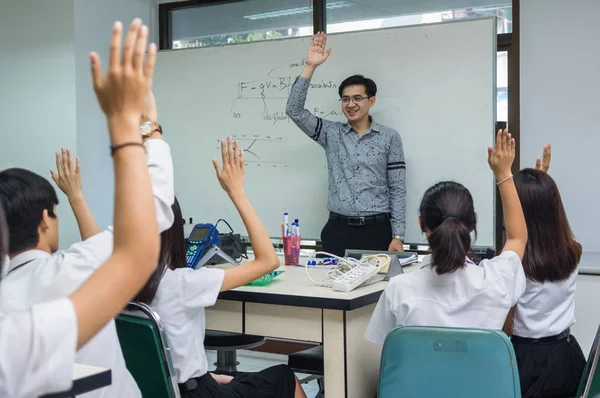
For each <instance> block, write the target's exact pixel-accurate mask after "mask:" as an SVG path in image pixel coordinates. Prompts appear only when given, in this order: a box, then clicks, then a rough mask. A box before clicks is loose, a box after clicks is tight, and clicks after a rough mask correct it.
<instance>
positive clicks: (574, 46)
mask: <svg viewBox="0 0 600 398" xmlns="http://www.w3.org/2000/svg"><path fill="white" fill-rule="evenodd" d="M599 14H600V1H598V0H571V1H568V2H567V1H564V0H521V159H520V160H521V165H522V166H523V167H525V166H526V165H531V166H533V165H534V164H535V159H536V157H537V156H540V155H541V148H542V146H543V144H545V143H548V142H550V143H552V164H551V168H550V174H551V175H552V176H553V177H554V179H555V180H556V182H557V183H558V185H559V187H560V191H561V195H562V199H563V202H564V204H565V207H566V211H567V214H568V216H569V221H570V223H571V227H572V228H573V231H574V233H575V236H576V237H577V239H578V240H579V241H580V242H581V244H582V245H583V250H584V251H586V252H600V239H599V238H598V233H597V229H598V227H597V226H598V225H599V224H600V211H599V210H598V205H597V203H598V198H599V197H600V184H599V181H600V167H599V166H598V150H597V148H599V147H600V129H599V128H598V123H597V120H596V119H597V114H598V111H599V110H600V46H598V38H599V37H600V25H598V23H597V21H596V19H597V15H599ZM588 266H593V267H600V264H588ZM599 292H600V276H587V275H583V276H580V277H579V278H578V280H577V295H576V318H577V323H576V324H575V326H574V327H573V329H572V331H573V334H574V335H575V336H576V337H577V339H578V340H579V342H580V344H581V346H582V349H583V351H584V353H585V355H586V356H587V355H588V352H589V350H590V347H591V345H592V342H593V340H594V336H595V333H596V329H597V327H598V324H599V323H600V313H599V312H598V309H597V305H596V303H597V302H598V301H599V300H600V293H599Z"/></svg>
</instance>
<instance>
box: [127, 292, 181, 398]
mask: <svg viewBox="0 0 600 398" xmlns="http://www.w3.org/2000/svg"><path fill="white" fill-rule="evenodd" d="M115 322H116V325H117V334H118V335H119V341H120V343H121V349H122V350H123V356H124V357H125V364H126V365H127V369H128V370H129V372H130V373H131V375H132V376H133V378H134V379H135V381H136V383H137V385H138V387H139V388H140V390H141V392H142V396H143V397H144V398H180V397H181V395H180V393H179V386H178V384H177V379H176V377H175V371H174V370H173V362H172V360H171V354H170V351H169V350H170V348H169V345H168V342H167V336H166V334H165V331H164V328H163V326H162V323H161V321H160V317H159V316H158V314H157V313H156V312H155V311H154V310H152V308H151V307H150V306H148V305H146V304H143V303H137V302H131V303H129V305H128V306H127V308H126V309H125V310H124V311H123V312H122V313H121V314H120V315H119V316H118V317H117V318H116V319H115Z"/></svg>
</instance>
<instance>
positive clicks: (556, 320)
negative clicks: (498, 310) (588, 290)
mask: <svg viewBox="0 0 600 398" xmlns="http://www.w3.org/2000/svg"><path fill="white" fill-rule="evenodd" d="M577 274H578V271H577V269H576V270H575V271H574V272H573V273H572V274H571V275H570V276H569V278H568V279H566V280H564V281H558V282H546V283H539V282H534V281H531V280H527V287H526V288H525V293H524V294H523V296H521V298H520V299H519V302H518V303H517V307H516V308H515V315H514V324H513V335H515V336H519V337H528V338H534V339H538V338H542V337H549V336H556V335H557V334H560V333H562V332H564V331H565V330H566V329H568V328H570V327H571V326H573V325H574V324H575V281H576V279H577Z"/></svg>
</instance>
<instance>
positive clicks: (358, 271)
mask: <svg viewBox="0 0 600 398" xmlns="http://www.w3.org/2000/svg"><path fill="white" fill-rule="evenodd" d="M318 255H325V256H328V257H331V258H335V259H337V260H338V264H337V265H336V266H335V268H334V269H331V270H328V271H327V272H326V273H325V277H326V280H325V281H323V282H318V281H315V280H314V279H313V278H312V277H311V276H310V274H309V272H308V268H309V266H308V263H306V265H305V266H304V269H305V272H306V276H307V277H308V279H310V280H311V282H313V283H315V284H317V285H319V286H324V287H331V288H333V289H334V290H339V291H343V292H349V291H352V290H354V289H355V288H357V287H358V286H361V285H363V284H365V283H369V281H370V280H372V279H373V278H374V277H376V276H377V274H378V273H379V271H380V270H381V269H382V268H386V269H387V268H389V266H390V263H391V261H392V258H391V257H390V256H389V255H387V254H374V255H367V256H362V257H361V258H360V259H356V258H352V257H338V256H336V255H334V254H331V253H327V252H316V253H315V256H318Z"/></svg>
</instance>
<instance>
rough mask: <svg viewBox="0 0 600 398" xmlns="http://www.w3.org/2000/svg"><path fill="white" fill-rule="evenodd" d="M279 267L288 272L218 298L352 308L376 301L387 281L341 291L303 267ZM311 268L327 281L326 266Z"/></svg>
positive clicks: (312, 306)
mask: <svg viewBox="0 0 600 398" xmlns="http://www.w3.org/2000/svg"><path fill="white" fill-rule="evenodd" d="M418 268H419V266H418V264H412V265H409V266H407V267H403V269H404V272H405V273H406V272H412V271H415V270H417V269H418ZM279 270H282V271H285V272H284V273H283V274H281V275H279V276H278V277H277V278H275V279H274V280H273V281H272V282H271V283H270V284H269V285H268V286H242V287H239V288H237V289H234V290H230V291H227V292H222V293H221V294H219V299H220V300H232V301H244V302H250V303H262V304H277V305H289V306H296V307H311V308H325V309H332V310H345V311H351V310H355V309H357V308H361V307H364V306H367V305H370V304H374V303H376V302H377V301H378V300H379V296H381V293H382V292H383V289H385V287H386V286H387V284H388V282H377V283H374V284H372V285H368V286H362V287H358V288H356V289H354V290H353V291H351V292H338V291H335V290H333V289H331V288H329V287H321V286H317V285H315V284H314V283H313V282H311V281H310V279H308V277H307V276H306V271H305V269H304V267H297V266H281V267H279ZM308 272H309V273H310V276H311V277H312V278H313V279H314V280H316V281H324V280H325V272H327V270H321V269H314V268H309V269H308Z"/></svg>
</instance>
